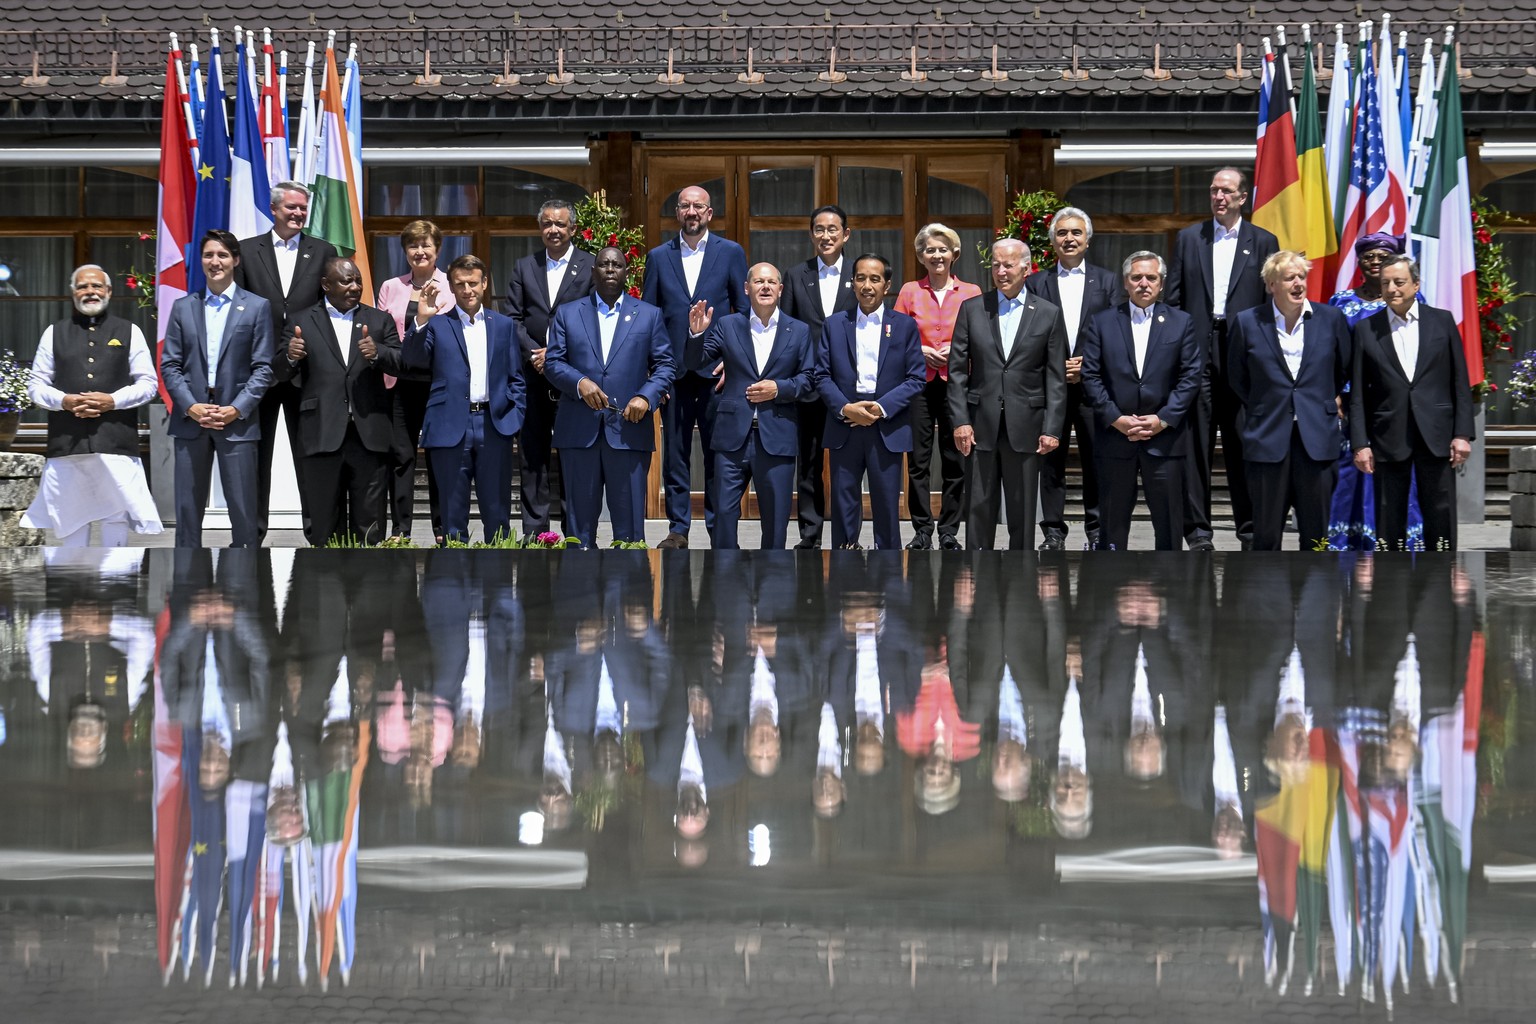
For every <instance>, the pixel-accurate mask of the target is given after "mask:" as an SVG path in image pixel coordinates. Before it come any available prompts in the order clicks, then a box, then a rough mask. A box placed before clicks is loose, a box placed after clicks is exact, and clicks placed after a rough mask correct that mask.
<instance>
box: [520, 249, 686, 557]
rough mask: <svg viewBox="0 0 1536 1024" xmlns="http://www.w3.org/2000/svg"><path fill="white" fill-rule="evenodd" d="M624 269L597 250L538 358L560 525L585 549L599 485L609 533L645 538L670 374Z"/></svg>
mask: <svg viewBox="0 0 1536 1024" xmlns="http://www.w3.org/2000/svg"><path fill="white" fill-rule="evenodd" d="M627 273H628V263H627V261H626V260H625V259H624V254H623V253H622V252H620V251H619V250H618V249H614V248H607V249H604V250H602V251H601V252H599V253H598V254H597V259H596V261H595V262H594V263H593V265H592V295H590V296H588V297H587V298H584V299H581V300H579V301H576V302H570V303H566V304H565V305H563V306H561V307H560V308H559V309H557V310H555V316H554V319H553V320H551V321H550V324H549V348H548V351H547V352H546V353H545V356H546V358H545V360H544V375H545V376H546V377H547V378H548V379H549V382H550V384H552V385H553V386H554V387H555V388H556V390H558V391H559V392H560V405H559V408H557V409H556V411H555V430H554V443H555V447H556V448H559V449H560V457H561V459H562V461H561V463H560V465H561V469H562V472H561V479H562V481H563V482H564V485H565V516H566V521H567V522H568V523H569V525H570V531H571V535H572V536H574V537H576V538H577V539H578V540H580V541H581V543H582V545H583V546H585V547H589V548H590V547H593V546H594V545H596V543H597V520H598V516H599V514H600V512H601V509H602V502H603V493H604V491H606V492H607V495H608V518H609V520H610V521H611V522H612V523H613V539H614V540H622V541H644V540H645V477H646V471H647V469H648V468H649V466H650V461H651V452H653V451H655V450H656V434H655V428H654V426H653V420H652V419H651V416H652V414H653V413H654V412H655V409H656V407H657V406H658V405H660V404H661V402H662V398H663V397H664V396H665V395H666V393H667V388H668V387H669V386H670V385H671V384H672V377H673V374H674V373H675V371H676V364H675V362H674V360H673V355H672V342H671V338H670V337H669V336H668V333H667V329H666V326H665V325H664V324H663V322H662V318H661V311H660V310H658V309H657V308H656V307H655V306H652V305H649V304H648V303H645V302H641V301H639V300H637V299H635V298H633V297H632V296H630V295H629V294H627V293H626V292H625V290H624V280H625V275H626V274H627ZM684 330H686V328H684ZM620 403H623V404H620Z"/></svg>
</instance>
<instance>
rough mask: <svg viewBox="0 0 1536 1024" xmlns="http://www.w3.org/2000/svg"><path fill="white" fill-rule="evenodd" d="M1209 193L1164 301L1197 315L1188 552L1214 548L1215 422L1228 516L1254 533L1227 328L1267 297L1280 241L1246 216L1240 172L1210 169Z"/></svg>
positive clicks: (1245, 537) (1245, 536)
mask: <svg viewBox="0 0 1536 1024" xmlns="http://www.w3.org/2000/svg"><path fill="white" fill-rule="evenodd" d="M1210 197H1211V217H1210V219H1209V220H1203V221H1201V222H1200V223H1198V224H1191V225H1190V226H1189V227H1187V228H1185V229H1184V230H1183V231H1180V232H1179V237H1178V239H1177V241H1176V242H1175V245H1174V250H1173V263H1172V265H1171V266H1170V267H1169V268H1168V282H1167V285H1168V289H1167V291H1168V304H1169V305H1170V306H1175V307H1177V308H1179V309H1182V310H1183V311H1184V312H1186V313H1188V314H1189V315H1190V317H1191V318H1192V319H1193V320H1194V322H1195V339H1196V340H1197V341H1199V342H1200V345H1201V350H1200V357H1201V359H1202V360H1204V363H1205V380H1204V381H1203V382H1202V383H1201V385H1200V389H1201V390H1200V397H1199V400H1198V401H1197V403H1196V405H1195V408H1194V410H1193V412H1194V416H1195V423H1194V427H1193V430H1194V433H1195V440H1193V441H1192V442H1190V443H1191V445H1192V446H1193V448H1192V450H1191V451H1190V461H1189V464H1188V465H1186V466H1185V467H1184V468H1185V474H1184V491H1185V499H1184V539H1185V540H1186V541H1188V543H1189V549H1190V550H1191V551H1209V550H1211V547H1212V543H1211V459H1212V455H1213V453H1214V452H1215V450H1216V429H1217V428H1218V427H1219V428H1221V451H1222V463H1223V465H1225V467H1226V470H1227V489H1228V491H1229V492H1230V493H1231V496H1232V518H1233V519H1234V520H1235V525H1236V527H1237V536H1238V539H1239V540H1240V541H1242V543H1243V547H1245V548H1246V547H1248V545H1249V543H1250V540H1251V538H1252V535H1253V500H1252V499H1251V498H1250V497H1249V495H1248V486H1247V482H1246V481H1245V480H1244V478H1243V438H1242V435H1241V434H1240V433H1239V432H1238V429H1237V416H1238V412H1239V410H1240V408H1241V406H1240V405H1239V403H1238V401H1237V396H1236V395H1234V394H1232V389H1231V388H1230V387H1228V386H1227V376H1226V358H1227V328H1228V326H1229V325H1230V324H1231V323H1232V321H1233V320H1235V319H1236V318H1237V314H1239V313H1241V312H1242V311H1243V310H1245V309H1252V308H1253V307H1255V306H1261V305H1263V304H1264V303H1265V302H1266V301H1267V300H1268V298H1269V295H1268V294H1267V293H1266V292H1265V290H1264V282H1263V280H1262V279H1261V278H1260V277H1259V268H1260V267H1262V266H1263V265H1264V261H1265V260H1267V259H1269V258H1270V257H1271V256H1273V255H1274V254H1275V252H1276V251H1278V250H1279V248H1280V243H1279V242H1278V241H1277V240H1276V239H1275V236H1274V235H1272V234H1270V233H1269V232H1268V231H1265V230H1264V229H1263V228H1261V227H1258V226H1256V225H1254V224H1252V223H1250V222H1248V221H1246V220H1244V219H1243V204H1244V203H1246V202H1247V201H1248V178H1247V176H1246V175H1245V174H1243V172H1242V171H1239V170H1238V169H1237V168H1235V167H1223V168H1222V169H1221V170H1219V171H1217V172H1216V173H1215V174H1214V175H1212V177H1211V188H1210Z"/></svg>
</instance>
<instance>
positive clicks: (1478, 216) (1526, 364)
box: [1472, 196, 1536, 406]
mask: <svg viewBox="0 0 1536 1024" xmlns="http://www.w3.org/2000/svg"><path fill="white" fill-rule="evenodd" d="M1521 223H1524V222H1523V221H1521V220H1520V219H1519V218H1516V217H1511V216H1510V215H1509V214H1507V213H1505V212H1504V211H1503V210H1500V209H1499V208H1498V207H1496V206H1494V205H1493V204H1492V203H1490V202H1489V201H1488V200H1487V199H1485V198H1483V197H1482V196H1474V197H1473V199H1472V239H1473V245H1472V254H1473V259H1474V260H1475V262H1476V265H1477V319H1478V326H1479V327H1480V328H1481V331H1482V336H1483V362H1484V364H1485V365H1489V366H1491V365H1492V364H1493V363H1494V361H1495V360H1498V359H1500V358H1508V357H1509V356H1511V355H1513V354H1514V344H1515V336H1516V335H1517V334H1518V333H1519V331H1520V327H1521V320H1520V318H1519V317H1517V316H1515V315H1514V314H1513V313H1511V312H1510V311H1509V309H1508V306H1509V304H1510V303H1513V302H1515V301H1516V300H1518V299H1523V298H1526V297H1528V296H1529V294H1530V293H1529V292H1522V291H1520V290H1519V288H1520V286H1519V285H1518V284H1517V283H1516V282H1515V279H1514V277H1513V276H1511V274H1510V268H1509V258H1508V257H1507V256H1505V255H1504V245H1503V243H1501V242H1500V241H1499V240H1498V235H1499V229H1500V228H1502V227H1504V226H1505V225H1506V224H1521ZM1532 355H1533V353H1527V354H1526V357H1525V358H1522V359H1520V360H1518V361H1517V362H1516V363H1515V365H1514V367H1513V368H1512V370H1511V372H1510V380H1509V390H1510V393H1511V397H1513V398H1514V400H1515V404H1516V405H1521V406H1523V405H1528V404H1531V403H1532V401H1536V379H1533V380H1525V379H1523V378H1524V377H1525V376H1527V375H1531V374H1532V373H1533V370H1536V359H1532V358H1530V357H1531V356H1532ZM1497 390H1498V387H1497V385H1495V384H1494V383H1493V381H1492V379H1491V375H1490V379H1488V380H1486V381H1485V382H1484V383H1483V384H1481V385H1478V386H1477V387H1475V388H1473V394H1474V396H1475V397H1477V398H1479V399H1481V398H1482V397H1484V395H1486V394H1487V392H1490V391H1497Z"/></svg>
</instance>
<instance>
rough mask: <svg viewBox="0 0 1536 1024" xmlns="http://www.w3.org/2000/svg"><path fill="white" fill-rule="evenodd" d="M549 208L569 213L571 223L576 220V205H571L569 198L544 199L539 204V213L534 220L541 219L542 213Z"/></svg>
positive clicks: (542, 217)
mask: <svg viewBox="0 0 1536 1024" xmlns="http://www.w3.org/2000/svg"><path fill="white" fill-rule="evenodd" d="M550 210H564V211H565V212H566V213H568V214H570V215H571V223H573V224H574V223H575V222H576V207H574V206H572V205H571V201H570V200H569V199H546V200H544V202H542V203H540V204H539V215H538V217H536V218H535V219H536V220H539V221H543V219H544V214H546V213H547V212H549V211H550Z"/></svg>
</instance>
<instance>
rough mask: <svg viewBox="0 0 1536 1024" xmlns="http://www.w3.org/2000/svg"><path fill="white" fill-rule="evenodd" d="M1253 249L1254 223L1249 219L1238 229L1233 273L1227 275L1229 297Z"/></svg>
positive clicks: (1233, 253) (1233, 252)
mask: <svg viewBox="0 0 1536 1024" xmlns="http://www.w3.org/2000/svg"><path fill="white" fill-rule="evenodd" d="M1252 251H1253V225H1252V224H1250V223H1249V222H1248V221H1247V220H1244V221H1243V226H1242V227H1240V228H1238V230H1237V246H1236V248H1234V249H1233V250H1232V273H1231V274H1230V275H1229V276H1228V277H1227V294H1226V297H1227V298H1229V299H1230V298H1231V297H1232V287H1233V285H1235V284H1237V281H1238V277H1239V276H1240V275H1241V274H1242V272H1243V267H1244V266H1246V265H1247V263H1248V254H1249V253H1250V252H1252Z"/></svg>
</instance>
